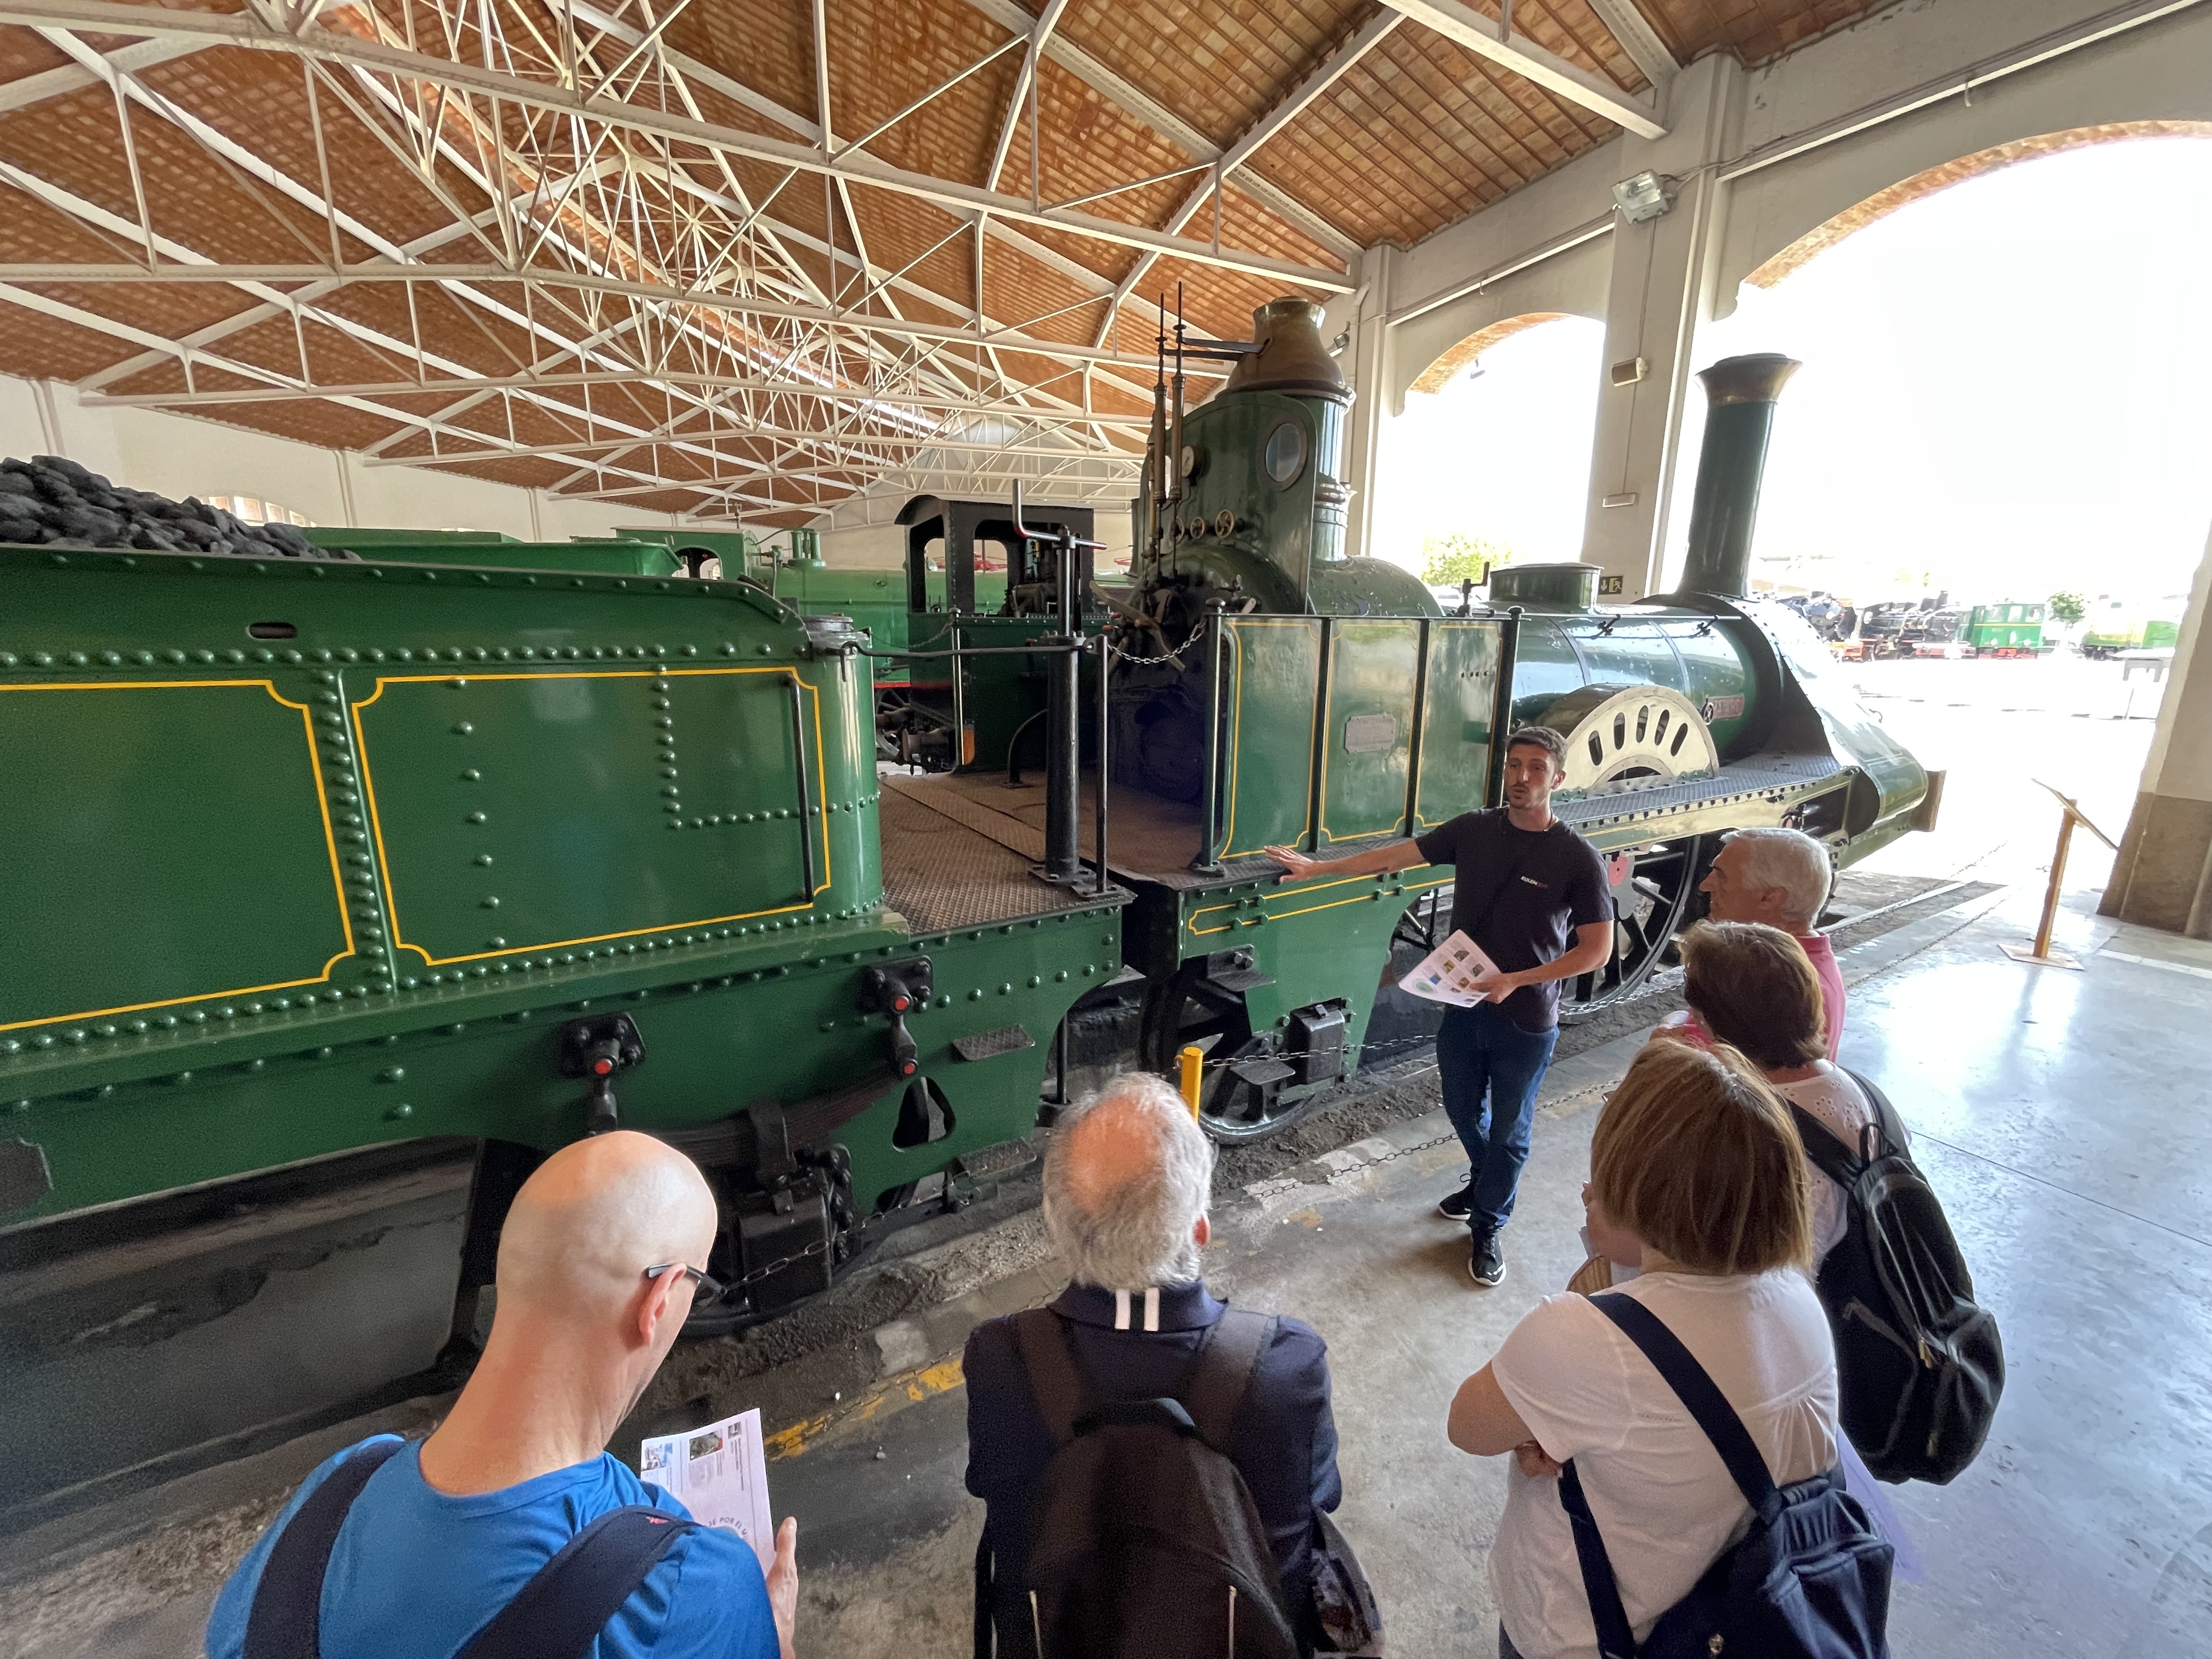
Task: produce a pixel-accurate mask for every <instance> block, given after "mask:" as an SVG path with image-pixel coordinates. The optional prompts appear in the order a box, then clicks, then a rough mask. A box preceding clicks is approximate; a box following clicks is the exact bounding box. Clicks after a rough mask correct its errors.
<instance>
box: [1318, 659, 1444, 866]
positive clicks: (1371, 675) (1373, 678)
mask: <svg viewBox="0 0 2212 1659" xmlns="http://www.w3.org/2000/svg"><path fill="white" fill-rule="evenodd" d="M1329 635H1330V637H1329V642H1328V712H1327V714H1325V715H1324V716H1323V718H1322V730H1321V743H1320V749H1321V755H1320V763H1321V775H1322V783H1321V836H1322V844H1323V845H1324V846H1327V845H1331V844H1334V843H1336V842H1347V841H1370V840H1374V839H1376V838H1377V837H1380V836H1393V835H1396V834H1397V833H1398V832H1399V831H1400V830H1401V829H1404V828H1405V823H1406V785H1407V778H1408V775H1409V771H1410V769H1411V766H1412V763H1413V725H1412V721H1411V720H1410V719H1409V718H1408V717H1409V716H1410V714H1411V713H1412V709H1413V686H1414V683H1415V681H1416V680H1417V679H1418V678H1419V673H1420V664H1421V624H1420V623H1418V622H1412V621H1403V620H1396V619H1393V620H1389V621H1381V620H1374V621H1370V620H1365V619H1361V620H1357V621H1355V620H1352V619H1349V618H1340V619H1338V620H1336V621H1334V622H1332V623H1330V624H1329ZM1378 715H1386V716H1389V717H1390V718H1391V719H1392V720H1394V721H1395V729H1394V731H1393V732H1392V736H1391V741H1390V742H1389V744H1388V745H1387V746H1383V745H1380V744H1372V743H1371V742H1370V741H1368V740H1367V739H1368V738H1369V731H1368V727H1369V725H1370V723H1371V722H1372V721H1374V720H1375V719H1376V716H1378Z"/></svg>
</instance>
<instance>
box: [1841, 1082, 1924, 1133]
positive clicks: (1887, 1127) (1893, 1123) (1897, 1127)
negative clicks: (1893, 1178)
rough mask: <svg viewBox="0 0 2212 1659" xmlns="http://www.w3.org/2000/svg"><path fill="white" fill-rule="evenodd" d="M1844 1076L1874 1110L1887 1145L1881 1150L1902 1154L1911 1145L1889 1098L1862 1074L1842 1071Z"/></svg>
mask: <svg viewBox="0 0 2212 1659" xmlns="http://www.w3.org/2000/svg"><path fill="white" fill-rule="evenodd" d="M1842 1069H1843V1068H1841V1067H1838V1070H1842ZM1844 1076H1845V1077H1847V1078H1849V1079H1850V1080H1851V1081H1852V1082H1854V1083H1856V1084H1857V1085H1859V1091H1860V1092H1861V1093H1862V1094H1863V1095H1865V1096H1866V1097H1867V1103H1868V1104H1869V1105H1870V1106H1872V1107H1873V1108H1874V1119H1875V1122H1877V1123H1879V1124H1880V1125H1881V1138H1882V1139H1883V1140H1885V1141H1886V1142H1887V1143H1888V1144H1887V1146H1884V1147H1883V1148H1882V1150H1883V1151H1884V1152H1904V1151H1905V1148H1906V1147H1907V1146H1909V1145H1910V1144H1911V1143H1910V1142H1909V1141H1908V1140H1907V1139H1906V1137H1905V1120H1904V1119H1902V1118H1900V1117H1899V1116H1898V1115H1897V1108H1896V1107H1894V1106H1893V1105H1891V1104H1890V1103H1889V1097H1888V1096H1887V1095H1886V1094H1884V1093H1882V1091H1881V1087H1880V1085H1877V1084H1876V1083H1875V1080H1874V1079H1872V1078H1870V1077H1868V1076H1867V1075H1866V1074H1865V1073H1861V1072H1852V1071H1844Z"/></svg>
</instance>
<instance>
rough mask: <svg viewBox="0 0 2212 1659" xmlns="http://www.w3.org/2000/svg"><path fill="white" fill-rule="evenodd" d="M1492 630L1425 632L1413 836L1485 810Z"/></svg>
mask: <svg viewBox="0 0 2212 1659" xmlns="http://www.w3.org/2000/svg"><path fill="white" fill-rule="evenodd" d="M1498 629H1499V624H1498V622H1497V621H1496V619H1494V618H1492V617H1479V618H1473V619H1469V620H1468V621H1464V622H1454V621H1449V620H1448V621H1444V622H1435V623H1430V624H1429V650H1428V660H1427V663H1426V665H1425V678H1424V680H1423V696H1422V708H1421V757H1420V775H1419V778H1418V780H1417V781H1416V782H1415V785H1414V793H1413V825H1412V829H1413V832H1414V833H1416V834H1418V833H1419V831H1421V830H1424V829H1435V828H1436V827H1437V825H1438V824H1440V823H1446V822H1448V821H1449V820H1450V819H1452V818H1455V817H1458V816H1459V815H1460V814H1461V813H1462V812H1472V811H1474V810H1476V809H1477V808H1478V807H1480V806H1483V805H1486V804H1487V803H1486V800H1485V794H1486V785H1487V782H1488V780H1489V776H1490V748H1491V744H1492V741H1493V740H1494V735H1493V733H1492V730H1491V727H1492V723H1493V722H1494V720H1496V717H1497V710H1498Z"/></svg>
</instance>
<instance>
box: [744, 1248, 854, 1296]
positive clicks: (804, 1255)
mask: <svg viewBox="0 0 2212 1659" xmlns="http://www.w3.org/2000/svg"><path fill="white" fill-rule="evenodd" d="M835 1243H836V1239H834V1238H817V1239H816V1240H815V1241H814V1243H811V1244H809V1245H808V1246H807V1247H806V1248H805V1249H803V1250H800V1251H799V1252H798V1253H797V1254H796V1255H787V1256H779V1257H778V1258H777V1259H776V1260H775V1261H771V1262H769V1264H768V1266H767V1267H756V1268H754V1269H753V1270H752V1271H751V1272H750V1273H747V1274H746V1275H745V1276H744V1278H743V1279H732V1280H731V1281H730V1283H729V1284H727V1285H725V1286H723V1291H724V1293H725V1294H727V1293H729V1292H730V1291H742V1290H743V1289H744V1288H745V1286H746V1285H757V1284H759V1283H760V1282H761V1280H763V1279H773V1278H775V1276H776V1274H778V1273H781V1272H782V1271H783V1270H784V1269H785V1268H787V1267H797V1266H798V1265H799V1263H800V1262H802V1261H806V1260H808V1259H809V1258H810V1257H813V1256H817V1255H829V1249H830V1247H831V1246H832V1245H833V1244H835Z"/></svg>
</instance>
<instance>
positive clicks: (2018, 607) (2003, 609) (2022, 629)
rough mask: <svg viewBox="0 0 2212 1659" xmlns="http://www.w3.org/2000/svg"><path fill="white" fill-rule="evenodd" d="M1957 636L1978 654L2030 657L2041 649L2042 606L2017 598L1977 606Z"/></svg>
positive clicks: (1984, 655)
mask: <svg viewBox="0 0 2212 1659" xmlns="http://www.w3.org/2000/svg"><path fill="white" fill-rule="evenodd" d="M1959 638H1960V641H1963V642H1964V643H1965V644H1967V645H1970V646H1972V647H1973V648H1974V653H1975V654H1976V655H1977V656H1983V657H2032V656H2033V655H2035V653H2037V652H2039V651H2040V650H2041V649H2042V648H2043V607H2042V606H2041V605H2036V604H2032V603H2029V604H2023V603H2021V602H2020V601H2018V600H2007V601H2005V602H2004V603H2002V604H2000V605H1976V606H1975V607H1974V608H1973V610H1972V611H1971V612H1970V613H1969V614H1968V616H1967V617H1966V626H1965V627H1963V628H1961V629H1960V630H1959Z"/></svg>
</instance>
